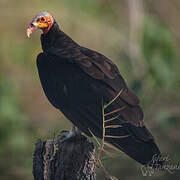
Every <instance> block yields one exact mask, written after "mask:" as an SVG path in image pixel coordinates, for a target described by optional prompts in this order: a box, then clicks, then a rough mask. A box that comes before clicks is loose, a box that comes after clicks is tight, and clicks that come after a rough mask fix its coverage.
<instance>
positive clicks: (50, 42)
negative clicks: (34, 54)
mask: <svg viewBox="0 0 180 180" xmlns="http://www.w3.org/2000/svg"><path fill="white" fill-rule="evenodd" d="M41 44H42V49H43V51H50V50H51V49H53V48H57V49H62V50H65V49H69V48H73V47H75V46H77V45H78V44H77V43H75V42H74V41H73V40H72V39H71V38H70V37H69V36H68V35H66V34H65V33H64V32H63V31H61V30H60V29H59V26H58V24H57V23H56V22H54V24H53V25H52V27H51V29H50V30H49V32H48V33H47V34H42V35H41Z"/></svg>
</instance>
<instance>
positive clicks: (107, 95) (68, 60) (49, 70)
mask: <svg viewBox="0 0 180 180" xmlns="http://www.w3.org/2000/svg"><path fill="white" fill-rule="evenodd" d="M41 43H42V49H43V52H42V53H40V54H39V55H38V57H37V67H38V72H39V77H40V80H41V84H42V87H43V90H44V92H45V94H46V96H47V98H48V100H49V101H50V102H51V104H52V105H53V106H54V107H56V108H57V109H59V110H60V111H61V112H62V113H63V114H64V115H65V116H66V117H67V118H68V119H69V120H70V121H71V122H72V123H73V124H74V125H75V126H77V127H78V128H79V129H80V130H81V131H82V132H84V133H85V134H87V135H88V136H91V135H92V134H91V133H93V134H94V135H95V136H97V137H99V138H102V128H103V126H102V123H103V122H102V103H103V105H105V104H107V103H108V102H110V101H111V100H112V99H113V98H115V97H116V96H117V94H118V93H119V92H121V93H120V95H119V96H118V97H117V99H116V100H115V101H114V102H113V103H112V104H111V105H110V106H109V107H108V108H107V109H106V110H105V120H107V119H111V118H112V119H114V120H112V121H107V122H106V126H110V125H119V127H116V128H108V129H107V130H106V138H105V141H107V142H109V143H111V144H113V145H114V146H115V147H117V148H119V149H120V150H122V151H123V152H125V153H126V154H127V155H129V156H130V157H131V158H133V159H135V160H136V161H138V162H140V163H141V164H147V163H148V162H150V161H151V159H152V157H153V155H154V154H160V151H159V149H158V147H157V145H156V144H155V142H154V138H153V136H152V135H151V133H150V132H149V131H148V130H147V129H146V127H145V125H144V121H143V111H142V109H141V107H140V105H139V100H138V98H137V96H136V95H135V94H134V92H133V91H132V90H130V89H129V88H128V87H127V85H126V83H125V81H124V79H123V78H122V76H121V75H120V73H119V71H118V69H117V67H116V65H115V64H114V63H113V62H112V61H111V60H110V59H108V58H107V57H105V56H104V55H102V54H100V53H98V52H96V51H93V50H90V49H87V48H85V47H82V46H80V45H79V44H77V43H76V42H74V41H73V40H72V39H71V38H70V37H68V36H67V35H66V34H65V33H64V32H62V31H61V30H60V29H59V27H58V25H57V23H56V22H55V21H54V24H53V25H52V27H51V29H50V30H49V32H48V33H47V34H42V35H41ZM108 136H109V137H108ZM111 136H116V137H118V136H119V137H120V136H121V138H113V137H111Z"/></svg>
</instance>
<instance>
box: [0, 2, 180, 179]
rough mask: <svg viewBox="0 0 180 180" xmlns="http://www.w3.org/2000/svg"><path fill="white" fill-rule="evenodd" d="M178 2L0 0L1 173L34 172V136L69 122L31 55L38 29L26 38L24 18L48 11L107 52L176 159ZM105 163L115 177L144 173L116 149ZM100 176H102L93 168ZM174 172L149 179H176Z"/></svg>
mask: <svg viewBox="0 0 180 180" xmlns="http://www.w3.org/2000/svg"><path fill="white" fill-rule="evenodd" d="M179 10H180V2H179V1H178V0H172V1H168V0H159V1H155V0H154V1H153V0H146V1H145V0H133V1H131V0H118V1H115V0H114V1H113V0H111V1H110V0H86V1H85V0H76V1H75V0H61V1H59V0H54V1H50V0H38V1H37V0H36V1H35V0H32V1H23V0H18V1H14V0H1V1H0V17H1V20H2V21H1V24H0V179H3V180H10V179H14V180H16V179H17V180H21V179H26V180H30V179H33V177H32V174H31V171H32V153H33V146H34V143H35V142H36V140H37V138H40V137H43V138H48V137H52V136H53V132H56V133H58V132H59V131H61V130H62V129H67V128H69V127H70V123H69V122H68V121H67V120H66V119H65V118H64V116H63V115H62V114H61V113H60V112H59V111H57V110H55V109H54V108H53V107H52V106H51V105H50V104H49V102H48V101H47V99H46V97H45V95H44V94H43V91H42V89H41V86H40V82H39V78H38V74H37V69H36V63H35V59H36V56H37V54H38V53H39V52H40V51H41V46H40V40H39V36H40V33H35V34H33V36H32V38H31V39H30V40H29V39H27V38H26V34H25V30H26V27H27V24H28V23H29V22H30V20H31V18H32V17H33V16H34V15H36V14H37V13H39V12H40V11H49V12H51V13H52V14H53V16H54V17H55V18H56V21H57V22H58V23H59V25H60V27H61V28H62V29H63V30H64V31H65V32H66V33H67V34H69V35H70V36H71V37H72V38H73V39H74V40H75V41H77V42H78V43H80V44H81V45H84V46H87V47H89V48H91V49H95V50H97V51H99V52H101V53H103V54H105V55H106V56H108V57H110V58H111V59H112V60H113V61H114V62H115V63H116V64H117V65H118V67H119V70H120V72H121V74H122V76H123V77H124V78H125V79H126V80H127V83H128V85H129V86H130V87H131V88H133V89H134V90H135V91H136V93H137V94H138V96H139V98H140V99H141V102H142V106H143V109H144V111H145V121H146V124H147V126H148V127H149V129H151V131H152V133H153V134H154V136H155V138H156V141H157V143H158V144H159V146H160V149H161V151H162V152H164V153H165V154H168V155H169V156H170V158H171V159H172V163H173V164H178V163H179V164H180V151H179V149H180V131H179V129H180V121H179V120H180V94H179V92H180V78H179V77H180V71H179V67H180V61H179V57H180V54H179V48H180V36H179V32H180V21H179V19H180V13H179V12H180V11H179ZM104 164H105V166H106V168H107V170H108V171H109V172H111V174H113V175H114V176H116V177H118V178H120V179H128V180H131V179H133V180H135V179H138V180H140V179H145V177H143V176H142V173H141V170H140V167H141V166H140V165H139V164H138V163H136V162H134V161H133V160H131V159H130V158H128V157H127V156H126V155H124V154H123V153H121V154H119V157H118V158H115V159H111V158H108V159H106V160H105V161H104ZM98 177H99V179H103V174H102V172H101V170H98ZM179 177H180V171H176V172H174V173H173V174H170V173H168V172H164V173H163V172H162V173H160V174H158V175H156V176H152V177H149V179H152V180H162V179H163V180H169V179H170V178H173V179H178V178H179Z"/></svg>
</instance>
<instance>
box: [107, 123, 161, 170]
mask: <svg viewBox="0 0 180 180" xmlns="http://www.w3.org/2000/svg"><path fill="white" fill-rule="evenodd" d="M111 132H112V133H111ZM111 132H110V131H109V132H108V134H110V133H111V135H112V136H114V137H115V136H117V135H119V138H109V137H107V138H105V140H106V141H107V142H108V143H111V144H112V145H113V146H115V147H116V148H118V149H120V150H121V151H123V152H124V153H126V154H127V155H128V156H130V157H131V158H133V159H134V160H136V161H137V162H139V163H141V164H143V165H150V166H152V167H155V166H157V165H162V164H163V162H162V161H160V156H161V152H160V150H159V148H158V146H157V145H156V143H155V141H154V138H153V137H152V135H151V133H150V132H149V131H148V130H147V129H146V127H145V126H143V127H133V126H129V125H128V127H124V128H121V129H119V130H118V129H117V134H116V133H115V131H114V129H113V130H112V131H111ZM119 132H121V134H119ZM129 132H130V133H129ZM128 133H129V134H130V135H129V136H127V134H128ZM121 137H122V138H121ZM147 137H149V138H148V139H147ZM157 157H159V159H158V158H157Z"/></svg>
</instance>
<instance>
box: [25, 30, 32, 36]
mask: <svg viewBox="0 0 180 180" xmlns="http://www.w3.org/2000/svg"><path fill="white" fill-rule="evenodd" d="M31 33H32V30H31V29H30V28H28V29H27V31H26V35H27V37H28V38H30V35H31Z"/></svg>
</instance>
